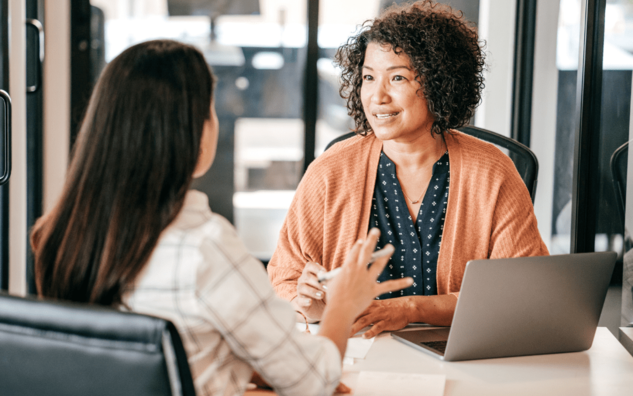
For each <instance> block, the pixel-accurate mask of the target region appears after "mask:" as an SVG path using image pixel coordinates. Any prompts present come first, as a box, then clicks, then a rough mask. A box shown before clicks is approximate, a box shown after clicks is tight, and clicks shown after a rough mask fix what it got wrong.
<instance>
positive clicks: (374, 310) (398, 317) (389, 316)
mask: <svg viewBox="0 0 633 396" xmlns="http://www.w3.org/2000/svg"><path fill="white" fill-rule="evenodd" d="M410 312H411V301H410V298H409V297H397V298H390V299H388V300H375V301H373V302H372V303H371V305H370V306H369V308H367V309H366V310H365V312H363V313H362V314H361V315H360V316H359V317H358V318H357V319H356V322H355V323H354V325H353V326H352V332H351V336H353V335H354V334H356V333H357V332H358V331H359V330H361V329H362V328H364V327H365V326H369V325H370V324H373V325H374V326H373V327H372V328H371V329H369V330H367V331H366V332H365V333H364V334H363V338H372V337H375V336H377V335H378V334H380V333H381V332H383V331H394V330H400V329H402V328H404V327H405V326H406V325H408V324H409V314H410Z"/></svg>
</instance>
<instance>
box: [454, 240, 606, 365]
mask: <svg viewBox="0 0 633 396" xmlns="http://www.w3.org/2000/svg"><path fill="white" fill-rule="evenodd" d="M615 259H616V254H615V253H614V252H602V253H583V254H570V255H559V256H543V257H525V258H513V259H496V260H473V261H470V262H468V264H467V265H466V271H465V272H464V281H463V284H462V288H461V291H460V295H459V300H458V302H457V306H456V308H455V315H454V317H453V323H452V326H451V331H450V335H449V338H448V344H447V347H446V352H445V354H444V359H445V360H449V361H450V360H469V359H485V358H493V357H505V356H522V355H537V354H546V353H560V352H576V351H583V350H586V349H589V348H590V347H591V343H592V342H593V337H594V335H595V331H596V327H597V325H598V319H599V317H600V312H601V310H602V305H603V303H604V299H605V297H606V293H607V289H608V286H609V281H610V279H611V274H612V273H613V267H614V264H615Z"/></svg>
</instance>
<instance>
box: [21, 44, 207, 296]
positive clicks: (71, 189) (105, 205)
mask: <svg viewBox="0 0 633 396" xmlns="http://www.w3.org/2000/svg"><path fill="white" fill-rule="evenodd" d="M213 85H214V77H213V74H212V73H211V71H210V69H209V67H208V65H207V63H206V61H205V59H204V57H203V55H202V54H201V53H200V52H199V51H198V50H196V49H195V48H193V47H191V46H188V45H185V44H181V43H178V42H175V41H170V40H157V41H149V42H145V43H142V44H138V45H135V46H133V47H130V48H128V49H127V50H125V51H124V52H123V53H121V54H120V55H119V56H118V57H116V58H115V59H114V60H113V61H112V62H111V63H110V64H109V65H108V66H107V67H106V69H105V70H104V72H103V74H102V76H101V78H100V79H99V81H98V82H97V85H96V87H95V89H94V92H93V94H92V97H91V98H90V103H89V104H88V109H87V111H86V115H85V118H84V120H83V123H82V125H81V130H80V132H79V136H78V139H77V141H76V144H75V147H74V149H73V158H72V161H71V164H70V168H69V170H68V174H67V180H66V183H65V185H64V189H63V192H62V195H61V198H60V200H59V202H58V203H57V205H56V206H55V207H54V209H53V210H52V211H50V212H49V213H48V214H46V215H45V216H44V217H42V218H41V219H39V220H38V222H37V223H36V225H35V226H34V228H33V232H32V235H31V244H32V246H33V251H34V253H35V281H36V286H37V291H38V294H39V295H40V296H44V297H49V298H53V299H60V300H71V301H78V302H89V303H95V304H102V305H110V306H119V305H120V304H122V295H123V293H124V292H125V290H126V287H128V286H130V285H131V284H132V283H133V282H134V280H135V278H136V276H137V275H138V274H139V272H140V271H141V270H142V269H143V267H144V266H145V264H146V263H147V262H148V260H149V258H150V256H151V254H152V251H153V250H154V248H155V247H156V244H157V242H158V239H159V236H160V234H161V232H162V231H163V230H164V229H165V228H166V227H167V226H168V225H169V224H170V223H171V222H172V221H173V220H174V218H175V217H176V215H177V214H178V212H179V211H180V210H181V209H182V206H183V203H184V198H185V194H186V192H187V190H188V188H189V185H190V184H191V180H192V174H193V172H194V170H195V167H196V163H197V161H198V155H199V152H200V140H201V137H202V131H203V126H204V122H205V120H208V119H210V106H211V101H212V95H213Z"/></svg>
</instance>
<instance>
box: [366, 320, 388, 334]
mask: <svg viewBox="0 0 633 396" xmlns="http://www.w3.org/2000/svg"><path fill="white" fill-rule="evenodd" d="M385 327H386V326H385V321H384V320H381V321H380V322H378V323H375V324H374V325H373V326H372V327H371V329H369V330H367V331H366V332H364V333H363V338H373V337H376V336H377V335H378V334H380V333H382V332H383V330H384V329H385Z"/></svg>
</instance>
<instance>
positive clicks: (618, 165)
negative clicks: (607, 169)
mask: <svg viewBox="0 0 633 396" xmlns="http://www.w3.org/2000/svg"><path fill="white" fill-rule="evenodd" d="M628 156H629V142H626V143H624V144H623V145H621V146H620V147H618V148H617V149H616V150H615V151H614V152H613V154H612V155H611V161H610V162H611V163H610V165H611V176H612V177H613V188H614V189H615V200H616V202H617V203H618V210H619V211H620V215H621V216H622V219H624V210H625V205H626V167H627V164H628V162H629V161H628Z"/></svg>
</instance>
